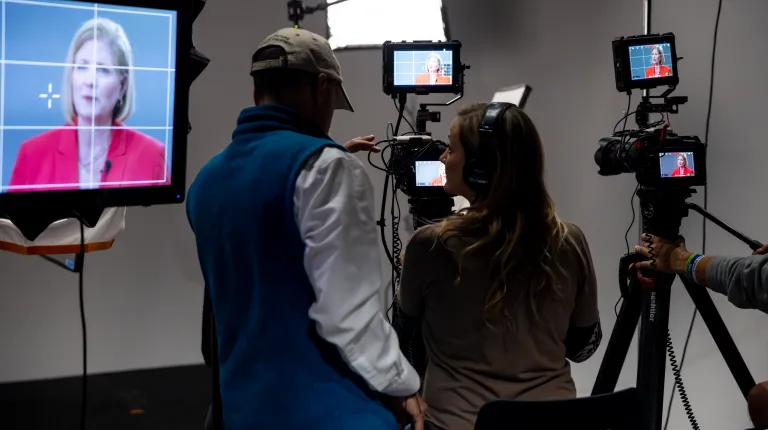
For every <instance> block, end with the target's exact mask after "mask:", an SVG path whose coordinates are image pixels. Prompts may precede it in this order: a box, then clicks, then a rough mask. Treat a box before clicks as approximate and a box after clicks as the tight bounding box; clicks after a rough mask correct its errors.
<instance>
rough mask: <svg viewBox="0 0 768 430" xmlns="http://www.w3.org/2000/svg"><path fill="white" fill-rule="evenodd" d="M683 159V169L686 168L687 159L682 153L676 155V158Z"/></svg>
mask: <svg viewBox="0 0 768 430" xmlns="http://www.w3.org/2000/svg"><path fill="white" fill-rule="evenodd" d="M680 157H683V162H684V163H685V167H688V157H686V156H685V154H683V153H682V152H680V153H678V154H677V158H680Z"/></svg>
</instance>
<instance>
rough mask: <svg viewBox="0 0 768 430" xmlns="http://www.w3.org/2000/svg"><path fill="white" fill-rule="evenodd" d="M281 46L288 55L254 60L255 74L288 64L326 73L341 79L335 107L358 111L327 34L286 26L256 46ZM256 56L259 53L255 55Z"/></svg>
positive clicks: (260, 48) (335, 80)
mask: <svg viewBox="0 0 768 430" xmlns="http://www.w3.org/2000/svg"><path fill="white" fill-rule="evenodd" d="M272 46H278V47H280V48H283V49H284V50H285V53H286V55H285V56H284V57H282V58H280V59H277V60H266V61H256V62H253V63H252V64H251V74H253V73H254V72H256V71H259V70H266V69H274V68H286V69H294V70H304V71H306V72H311V73H318V74H319V73H324V74H325V75H326V76H328V79H330V80H332V81H334V82H335V83H337V85H336V88H337V94H336V105H335V106H334V108H335V109H344V110H348V111H350V112H354V111H355V110H354V109H352V103H350V101H349V96H347V92H346V90H344V86H343V85H342V82H343V81H344V80H343V79H342V78H341V66H340V65H339V61H338V60H337V59H336V55H334V53H333V49H331V45H330V44H329V43H328V40H326V39H325V38H324V37H322V36H320V35H317V34H315V33H312V32H311V31H307V30H304V29H300V28H284V29H282V30H278V31H276V32H275V33H272V34H271V35H269V36H267V38H266V39H264V41H262V42H261V44H260V45H259V47H258V48H257V49H256V53H258V52H259V51H261V50H262V49H264V48H267V47H272ZM254 56H255V55H254Z"/></svg>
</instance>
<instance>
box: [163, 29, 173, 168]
mask: <svg viewBox="0 0 768 430" xmlns="http://www.w3.org/2000/svg"><path fill="white" fill-rule="evenodd" d="M172 44H173V17H172V16H169V17H168V83H167V84H166V93H165V166H164V167H165V168H164V169H163V172H164V173H163V181H164V182H165V181H167V180H168V133H169V132H170V130H169V129H168V126H169V125H170V116H171V52H173V46H172ZM171 168H173V164H171Z"/></svg>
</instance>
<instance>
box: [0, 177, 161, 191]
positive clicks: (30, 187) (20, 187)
mask: <svg viewBox="0 0 768 430" xmlns="http://www.w3.org/2000/svg"><path fill="white" fill-rule="evenodd" d="M163 182H164V181H162V180H160V179H154V180H148V181H119V182H90V183H74V184H41V185H12V186H7V187H5V189H6V190H34V189H37V188H66V187H82V186H84V185H91V186H92V185H126V184H134V185H136V184H145V185H149V184H162V183H163Z"/></svg>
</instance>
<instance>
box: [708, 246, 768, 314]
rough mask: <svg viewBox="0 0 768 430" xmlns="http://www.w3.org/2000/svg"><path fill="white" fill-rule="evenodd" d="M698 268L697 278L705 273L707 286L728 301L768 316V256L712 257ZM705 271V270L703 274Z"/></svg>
mask: <svg viewBox="0 0 768 430" xmlns="http://www.w3.org/2000/svg"><path fill="white" fill-rule="evenodd" d="M705 259H707V260H708V261H706V263H705V261H704V259H702V261H701V262H700V263H699V265H698V266H701V265H702V263H704V264H705V267H703V268H700V267H697V278H698V279H701V278H702V277H700V276H698V275H699V273H701V271H704V272H705V276H704V279H705V282H704V285H705V286H706V287H707V288H709V289H710V290H712V291H715V292H718V293H720V294H723V295H725V296H727V297H728V301H729V302H731V303H733V304H734V305H735V306H736V307H738V308H742V309H759V310H761V311H763V312H765V313H768V255H751V256H748V257H709V258H706V257H705ZM701 269H704V270H701Z"/></svg>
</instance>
